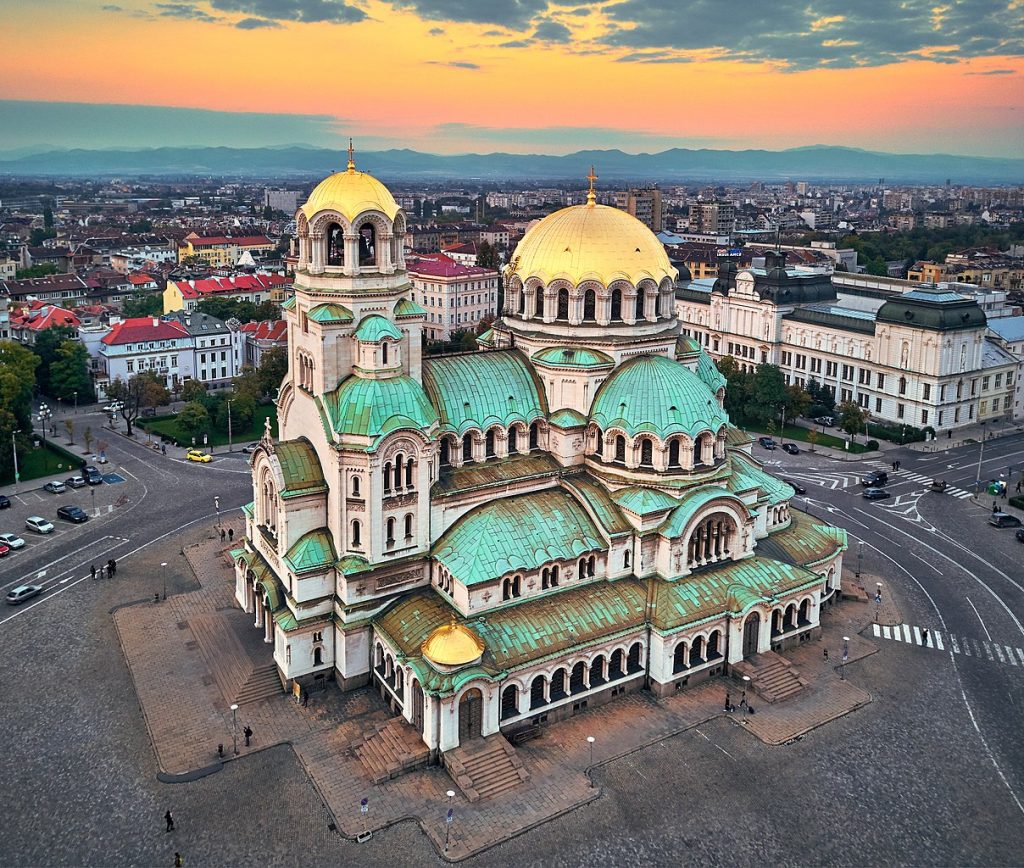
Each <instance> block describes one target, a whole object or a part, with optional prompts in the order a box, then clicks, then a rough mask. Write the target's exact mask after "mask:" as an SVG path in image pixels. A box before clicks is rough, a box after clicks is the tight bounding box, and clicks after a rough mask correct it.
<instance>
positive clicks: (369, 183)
mask: <svg viewBox="0 0 1024 868" xmlns="http://www.w3.org/2000/svg"><path fill="white" fill-rule="evenodd" d="M300 210H301V211H302V212H303V213H304V214H305V215H306V218H307V219H312V217H313V215H314V214H316V213H317V212H318V211H337V212H338V213H339V214H341V215H343V216H344V217H345V218H346V219H347V220H349V221H350V222H351V221H352V220H354V219H355V218H356V217H357V216H358V215H360V214H362V213H363V212H364V211H382V212H384V213H385V214H386V215H387V217H388V219H389V220H394V219H395V215H396V214H397V213H398V203H397V202H396V201H395V197H394V196H392V195H391V191H390V190H389V189H388V188H387V187H385V186H384V185H383V184H382V183H381V182H380V181H378V180H377V179H376V178H374V177H373V175H368V174H367V173H366V172H357V171H356V164H355V162H354V160H353V158H352V146H351V145H349V151H348V168H347V169H346V170H345V171H344V172H335V173H334V174H333V175H330V176H328V177H326V178H324V179H323V180H322V181H321V182H320V183H319V184H317V185H316V188H315V189H314V190H313V192H312V193H310V194H309V199H307V200H306V204H305V205H303V206H302V208H301V209H300Z"/></svg>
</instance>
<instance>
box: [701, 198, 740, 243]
mask: <svg viewBox="0 0 1024 868" xmlns="http://www.w3.org/2000/svg"><path fill="white" fill-rule="evenodd" d="M735 228H736V206H735V205H733V204H732V202H691V203H690V232H696V233H703V234H709V235H731V234H732V232H733V230H734V229H735Z"/></svg>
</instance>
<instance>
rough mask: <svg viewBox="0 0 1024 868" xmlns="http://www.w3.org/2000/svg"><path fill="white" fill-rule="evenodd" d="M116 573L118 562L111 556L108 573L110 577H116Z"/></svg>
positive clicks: (108, 562)
mask: <svg viewBox="0 0 1024 868" xmlns="http://www.w3.org/2000/svg"><path fill="white" fill-rule="evenodd" d="M115 573H117V562H116V561H115V560H114V559H113V558H111V559H110V560H109V561H107V575H108V576H110V578H114V574H115Z"/></svg>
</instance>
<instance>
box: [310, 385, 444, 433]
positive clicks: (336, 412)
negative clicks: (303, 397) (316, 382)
mask: <svg viewBox="0 0 1024 868" xmlns="http://www.w3.org/2000/svg"><path fill="white" fill-rule="evenodd" d="M323 401H324V407H325V408H326V410H327V415H328V417H329V418H330V420H331V426H332V427H333V428H334V430H335V431H336V432H338V433H339V434H355V435H359V436H362V437H376V436H382V435H384V434H388V433H390V432H391V431H396V430H397V429H399V428H415V429H417V430H423V429H426V428H429V427H430V426H431V425H433V424H434V423H435V422H437V412H436V411H435V410H434V407H433V405H432V404H431V403H430V399H429V398H427V394H426V392H424V391H423V387H422V386H421V385H420V384H419V383H417V382H416V381H415V380H414V379H412V377H407V376H404V375H402V376H399V377H391V378H389V379H386V380H372V379H365V378H363V377H355V376H353V377H348V378H347V379H345V380H344V381H343V382H342V383H341V385H339V386H338V388H337V389H335V390H334V391H333V392H329V393H327V394H326V395H324V396H323Z"/></svg>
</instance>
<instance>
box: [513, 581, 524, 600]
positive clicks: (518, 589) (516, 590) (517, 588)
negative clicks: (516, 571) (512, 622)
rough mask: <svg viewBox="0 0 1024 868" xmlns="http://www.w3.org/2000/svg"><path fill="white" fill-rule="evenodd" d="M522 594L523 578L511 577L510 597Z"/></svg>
mask: <svg viewBox="0 0 1024 868" xmlns="http://www.w3.org/2000/svg"><path fill="white" fill-rule="evenodd" d="M522 593H523V577H522V576H513V577H512V596H513V597H518V596H521V595H522Z"/></svg>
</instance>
